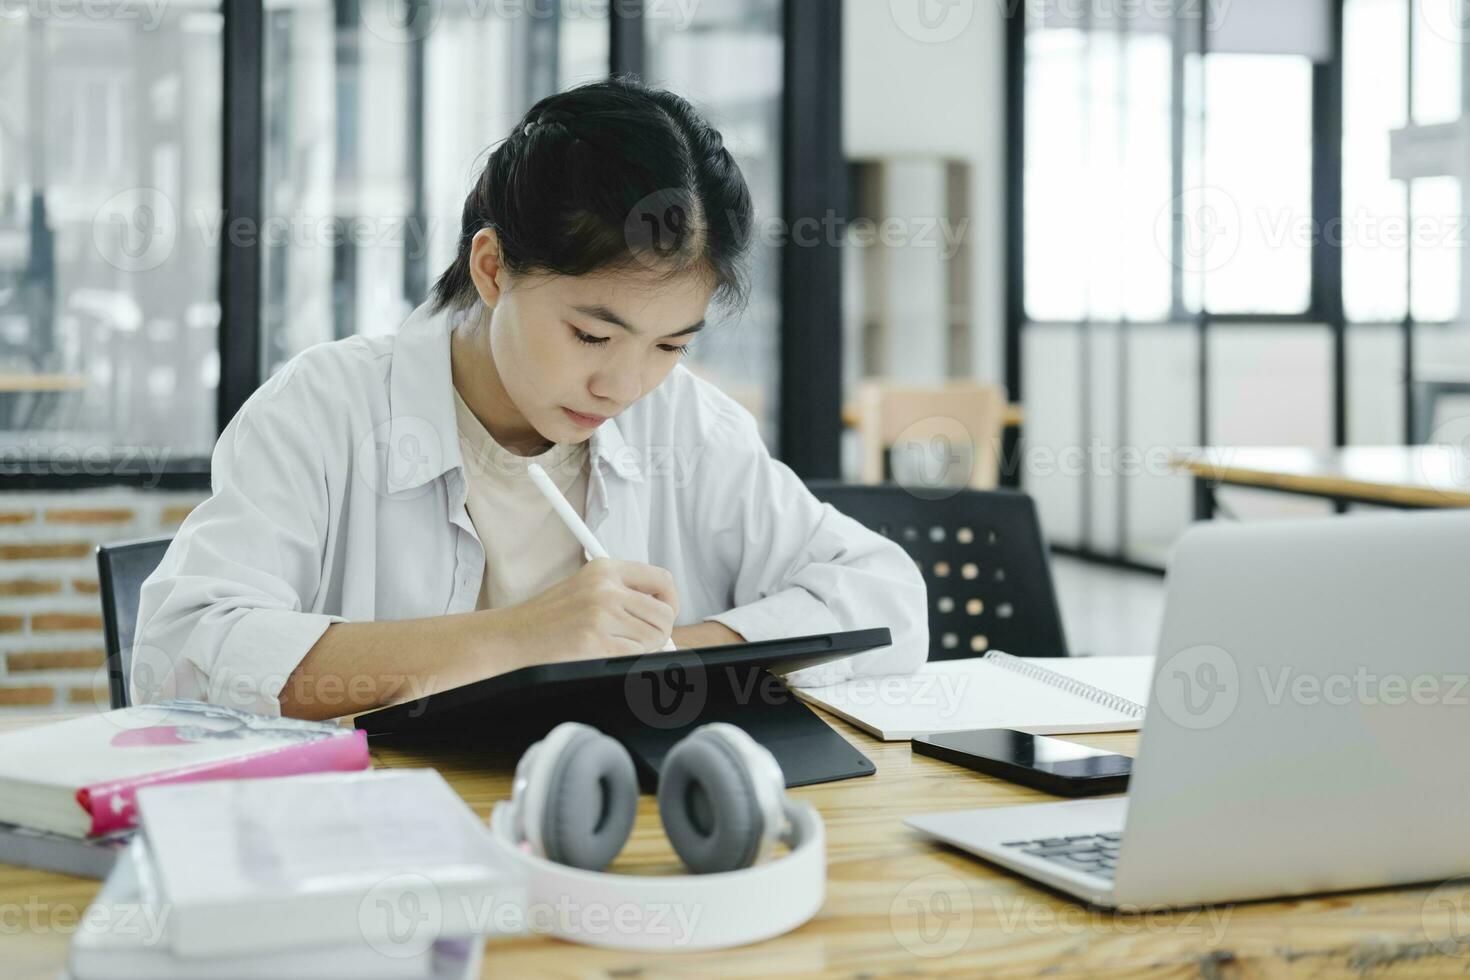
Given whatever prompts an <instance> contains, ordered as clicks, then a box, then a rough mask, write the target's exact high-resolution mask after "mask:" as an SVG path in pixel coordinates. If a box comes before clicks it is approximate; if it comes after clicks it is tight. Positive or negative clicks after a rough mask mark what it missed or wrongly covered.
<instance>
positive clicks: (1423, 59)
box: [1409, 0, 1470, 124]
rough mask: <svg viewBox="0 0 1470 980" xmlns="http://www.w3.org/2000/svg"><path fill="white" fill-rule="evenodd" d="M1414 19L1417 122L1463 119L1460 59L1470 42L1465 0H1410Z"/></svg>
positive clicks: (1415, 108)
mask: <svg viewBox="0 0 1470 980" xmlns="http://www.w3.org/2000/svg"><path fill="white" fill-rule="evenodd" d="M1409 6H1410V8H1411V9H1412V10H1413V17H1414V121H1415V122H1416V123H1421V124H1424V123H1442V122H1454V121H1455V120H1456V119H1459V118H1460V91H1461V82H1460V60H1461V58H1463V57H1464V49H1465V43H1466V42H1467V41H1470V13H1467V12H1465V11H1464V0H1410V2H1409Z"/></svg>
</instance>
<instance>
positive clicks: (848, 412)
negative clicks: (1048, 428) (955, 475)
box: [842, 402, 1026, 429]
mask: <svg viewBox="0 0 1470 980" xmlns="http://www.w3.org/2000/svg"><path fill="white" fill-rule="evenodd" d="M860 417H861V413H860V412H859V411H858V408H857V406H856V405H853V404H851V403H848V404H846V405H843V406H842V424H843V425H844V426H846V427H847V428H849V429H855V428H857V424H858V420H859V418H860ZM1025 420H1026V410H1025V409H1023V408H1022V407H1021V404H1020V403H1019V402H1010V403H1009V404H1007V405H1006V409H1005V414H1004V415H1002V416H1001V420H1000V424H1001V426H1002V427H1004V428H1007V429H1016V428H1019V427H1020V426H1021V423H1022V422H1024V421H1025Z"/></svg>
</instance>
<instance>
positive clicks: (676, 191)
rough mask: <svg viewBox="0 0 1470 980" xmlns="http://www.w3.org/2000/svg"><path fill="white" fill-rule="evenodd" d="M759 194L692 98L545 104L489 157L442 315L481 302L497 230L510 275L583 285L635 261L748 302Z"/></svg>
mask: <svg viewBox="0 0 1470 980" xmlns="http://www.w3.org/2000/svg"><path fill="white" fill-rule="evenodd" d="M751 219H752V209H751V201H750V190H749V188H747V187H746V185H745V178H744V176H742V175H741V173H740V168H739V167H738V166H736V164H735V161H734V159H732V158H731V156H730V151H729V150H727V149H725V145H724V141H723V139H721V137H720V133H719V131H718V130H716V129H715V128H714V127H713V126H711V125H710V124H709V123H707V122H705V120H704V119H703V118H702V117H701V116H700V115H699V113H698V112H697V111H696V110H695V109H694V107H693V106H691V105H690V104H689V103H688V102H686V101H685V100H684V99H682V98H680V97H679V96H677V95H674V94H673V93H671V92H665V91H661V90H659V89H652V88H648V87H646V86H644V85H643V84H641V83H639V82H637V81H634V80H631V79H628V78H617V77H615V78H611V79H608V80H607V81H601V82H593V83H591V84H588V85H582V86H579V87H577V88H574V89H571V90H569V91H566V92H558V93H557V94H555V95H549V96H547V97H546V98H544V99H542V100H541V101H540V102H537V103H536V104H535V105H534V106H532V107H531V110H530V111H529V112H527V113H526V115H525V117H524V118H523V119H522V120H521V121H520V122H519V123H517V124H516V128H515V129H514V130H512V131H511V133H510V135H509V136H507V137H506V138H505V140H504V141H503V142H501V144H500V145H499V146H497V147H496V148H495V150H494V152H493V153H491V155H490V160H489V162H488V163H487V164H486V165H485V169H484V171H483V172H482V173H481V174H480V176H479V179H478V180H476V181H475V186H474V188H473V189H472V190H471V191H470V194H469V197H467V198H466V199H465V204H464V215H463V217H462V218H461V220H460V236H459V249H458V251H457V253H456V254H455V257H454V262H453V264H451V265H450V266H449V268H448V269H446V270H444V274H443V275H441V276H440V277H439V281H438V282H437V283H435V284H434V305H433V310H434V312H436V313H437V312H439V311H441V310H443V309H445V308H451V309H464V308H466V307H468V306H470V305H471V304H472V303H473V302H474V301H475V300H476V299H477V298H478V293H477V292H476V290H475V286H474V282H473V281H472V280H471V278H470V246H471V245H472V244H473V241H474V237H475V233H476V232H478V231H479V230H480V229H482V228H487V227H488V228H494V229H495V231H496V234H497V235H498V236H499V238H500V248H501V261H502V263H503V264H504V265H505V266H506V268H508V269H509V270H510V271H511V272H515V273H519V272H550V273H557V274H561V275H570V276H578V275H584V274H586V273H589V272H592V271H594V270H599V269H604V268H617V267H619V266H621V265H626V264H628V263H630V262H634V263H640V264H642V265H644V266H646V267H647V268H648V269H650V270H654V271H658V272H661V273H667V274H670V275H675V274H679V273H681V272H685V271H698V272H700V273H702V274H705V275H708V276H709V277H710V279H711V281H712V282H713V284H714V286H715V292H716V295H717V296H721V297H722V298H729V297H735V298H737V299H738V298H743V297H744V295H745V279H744V274H743V268H742V257H743V255H744V253H745V250H746V247H747V246H748V245H749V242H750V229H751Z"/></svg>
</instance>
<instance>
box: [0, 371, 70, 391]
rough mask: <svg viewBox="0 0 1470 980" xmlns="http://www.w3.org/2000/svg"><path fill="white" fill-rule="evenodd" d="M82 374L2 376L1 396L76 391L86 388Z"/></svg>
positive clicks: (0, 384)
mask: <svg viewBox="0 0 1470 980" xmlns="http://www.w3.org/2000/svg"><path fill="white" fill-rule="evenodd" d="M86 386H87V379H86V377H85V376H84V375H80V374H0V394H16V393H21V392H37V391H75V390H77V389H78V388H85V387H86Z"/></svg>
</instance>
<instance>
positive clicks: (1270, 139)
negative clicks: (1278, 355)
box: [1185, 54, 1313, 313]
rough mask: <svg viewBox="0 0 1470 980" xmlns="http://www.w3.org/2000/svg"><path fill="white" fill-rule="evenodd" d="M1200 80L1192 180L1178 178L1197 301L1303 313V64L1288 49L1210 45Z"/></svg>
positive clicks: (1308, 110) (1306, 103)
mask: <svg viewBox="0 0 1470 980" xmlns="http://www.w3.org/2000/svg"><path fill="white" fill-rule="evenodd" d="M1203 86H1204V90H1203V98H1204V135H1203V140H1204V159H1203V162H1202V173H1201V178H1202V183H1201V184H1199V185H1197V186H1193V187H1191V186H1186V188H1185V193H1186V201H1185V215H1186V223H1187V222H1189V221H1190V220H1193V221H1195V222H1196V223H1197V226H1198V227H1197V228H1196V229H1195V234H1196V235H1197V237H1198V248H1199V250H1200V251H1199V255H1200V262H1201V265H1202V271H1203V272H1204V276H1203V300H1204V305H1205V309H1207V310H1209V311H1210V312H1212V313H1302V312H1305V311H1306V309H1307V306H1308V304H1309V303H1310V300H1311V273H1312V245H1311V242H1312V237H1313V225H1312V64H1311V62H1310V61H1308V60H1307V59H1306V58H1302V57H1294V56H1291V55H1254V54H1210V55H1206V56H1205V63H1204V76H1203ZM1186 228H1188V224H1186ZM1187 237H1188V236H1187ZM1192 308H1194V309H1198V307H1197V306H1195V307H1192Z"/></svg>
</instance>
